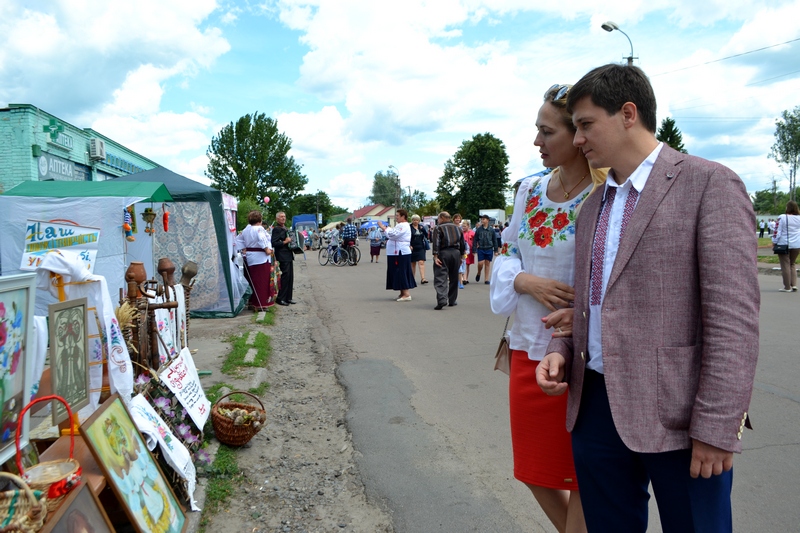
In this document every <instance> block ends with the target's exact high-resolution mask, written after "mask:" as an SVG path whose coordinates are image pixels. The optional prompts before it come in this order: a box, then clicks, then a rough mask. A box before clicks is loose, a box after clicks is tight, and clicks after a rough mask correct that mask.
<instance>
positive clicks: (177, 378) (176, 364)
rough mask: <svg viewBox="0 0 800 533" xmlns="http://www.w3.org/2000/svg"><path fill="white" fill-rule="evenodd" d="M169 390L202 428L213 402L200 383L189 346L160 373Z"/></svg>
mask: <svg viewBox="0 0 800 533" xmlns="http://www.w3.org/2000/svg"><path fill="white" fill-rule="evenodd" d="M159 378H160V379H161V381H163V382H164V383H165V384H166V385H167V387H169V390H171V391H172V392H173V393H175V396H176V397H177V398H178V401H179V402H181V405H183V407H184V409H186V412H187V413H188V414H189V416H191V417H192V420H194V423H195V424H196V425H197V427H198V428H202V427H203V426H204V425H205V423H206V420H208V415H209V413H210V412H211V402H209V401H208V398H206V393H205V392H204V391H203V387H202V386H201V385H200V376H198V375H197V368H196V367H195V366H194V359H192V354H191V352H190V351H189V349H188V348H184V349H183V350H181V353H180V354H178V357H176V358H175V359H173V360H172V362H171V363H170V364H169V366H167V368H166V369H165V370H164V371H163V372H161V373H160V374H159Z"/></svg>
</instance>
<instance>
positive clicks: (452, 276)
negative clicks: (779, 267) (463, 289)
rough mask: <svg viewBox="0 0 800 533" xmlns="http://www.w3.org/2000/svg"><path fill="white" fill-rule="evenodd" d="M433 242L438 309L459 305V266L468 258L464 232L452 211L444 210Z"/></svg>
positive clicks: (434, 231) (434, 233)
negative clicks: (455, 220) (453, 220)
mask: <svg viewBox="0 0 800 533" xmlns="http://www.w3.org/2000/svg"><path fill="white" fill-rule="evenodd" d="M431 242H432V244H433V250H432V252H431V253H432V255H433V288H434V289H436V307H434V309H436V310H437V311H439V310H440V309H442V308H443V307H444V306H445V305H449V306H450V307H453V306H455V305H458V302H457V301H456V300H458V267H459V265H460V264H461V259H462V258H464V259H466V250H465V248H464V234H463V233H462V232H461V228H459V227H458V226H456V225H455V224H453V222H452V221H451V219H450V213H448V212H447V211H442V212H441V213H439V218H438V220H437V222H436V227H435V228H434V230H433V236H432V237H431Z"/></svg>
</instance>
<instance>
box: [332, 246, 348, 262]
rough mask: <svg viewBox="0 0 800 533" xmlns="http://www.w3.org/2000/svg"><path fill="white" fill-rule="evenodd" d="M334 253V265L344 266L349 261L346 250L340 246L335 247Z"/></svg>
mask: <svg viewBox="0 0 800 533" xmlns="http://www.w3.org/2000/svg"><path fill="white" fill-rule="evenodd" d="M335 254H336V259H335V261H336V266H345V265H346V264H347V263H348V262H349V261H348V254H347V250H345V249H344V248H343V247H342V246H339V247H338V248H336V252H335Z"/></svg>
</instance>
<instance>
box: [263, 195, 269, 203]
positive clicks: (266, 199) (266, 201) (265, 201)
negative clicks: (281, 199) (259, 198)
mask: <svg viewBox="0 0 800 533" xmlns="http://www.w3.org/2000/svg"><path fill="white" fill-rule="evenodd" d="M264 203H265V204H268V203H269V196H265V197H264Z"/></svg>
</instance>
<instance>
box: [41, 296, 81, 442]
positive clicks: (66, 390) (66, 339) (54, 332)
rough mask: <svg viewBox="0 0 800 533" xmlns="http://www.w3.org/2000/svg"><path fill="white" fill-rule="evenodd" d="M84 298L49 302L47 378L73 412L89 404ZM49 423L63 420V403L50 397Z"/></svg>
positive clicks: (64, 412) (54, 392) (64, 414)
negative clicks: (51, 416) (48, 365)
mask: <svg viewBox="0 0 800 533" xmlns="http://www.w3.org/2000/svg"><path fill="white" fill-rule="evenodd" d="M88 305H89V303H88V300H87V299H86V298H76V299H75V300H67V301H66V302H60V303H55V304H50V306H49V307H48V313H49V316H50V382H51V386H52V389H51V390H52V391H53V394H56V395H58V396H61V397H62V398H64V400H65V401H66V402H67V403H68V404H69V406H70V408H71V409H72V412H73V413H77V412H78V411H79V410H81V409H82V408H84V407H86V406H87V405H89V390H90V387H89V336H88V327H87V326H88V322H87V320H88V313H87V312H88ZM52 405H53V408H52V413H53V425H54V426H56V425H58V424H59V423H60V422H63V421H64V420H66V419H67V418H68V417H67V409H66V407H64V404H63V403H61V402H59V401H56V400H53V402H52Z"/></svg>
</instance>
